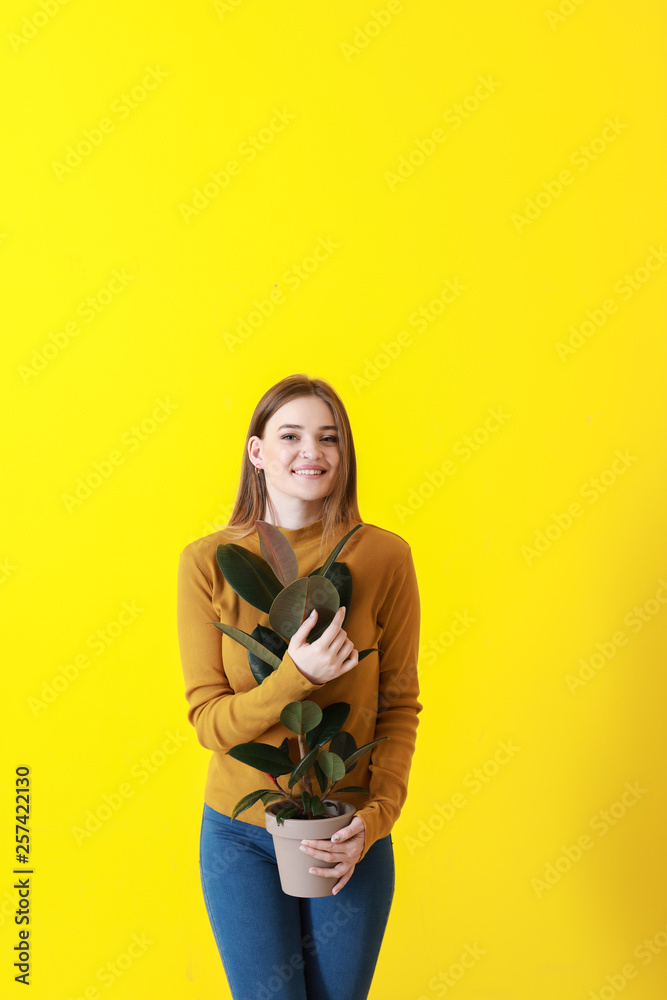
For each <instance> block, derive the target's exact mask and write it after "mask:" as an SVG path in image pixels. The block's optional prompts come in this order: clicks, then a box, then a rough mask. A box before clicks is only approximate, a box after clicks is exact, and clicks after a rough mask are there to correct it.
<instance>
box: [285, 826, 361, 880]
mask: <svg viewBox="0 0 667 1000" xmlns="http://www.w3.org/2000/svg"><path fill="white" fill-rule="evenodd" d="M334 837H335V838H336V839H335V840H334ZM365 843H366V827H365V826H364V822H363V820H362V819H360V817H359V816H353V817H352V819H351V821H350V822H349V823H348V825H347V826H344V827H343V829H342V830H338V832H337V833H334V835H333V837H332V838H331V840H302V841H301V850H302V851H305V853H306V854H310V855H311V857H313V858H319V860H320V861H335V862H337V864H336V866H335V867H334V868H310V869H309V871H311V872H313V873H314V874H315V875H322V876H323V877H324V878H337V879H339V881H338V882H336V884H335V886H334V887H333V890H332V892H333V894H334V896H335V895H336V893H337V892H340V890H341V889H342V888H343V886H344V885H345V884H346V883H347V882H349V880H350V878H351V877H352V872H353V871H354V868H355V865H356V863H357V861H358V860H359V858H360V857H361V854H362V852H363V850H364V844H365Z"/></svg>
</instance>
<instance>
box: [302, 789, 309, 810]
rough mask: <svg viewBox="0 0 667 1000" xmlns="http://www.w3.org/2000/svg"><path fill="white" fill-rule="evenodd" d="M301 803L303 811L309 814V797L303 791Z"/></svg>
mask: <svg viewBox="0 0 667 1000" xmlns="http://www.w3.org/2000/svg"><path fill="white" fill-rule="evenodd" d="M301 801H302V802H303V811H304V812H310V795H309V794H308V792H307V791H306V790H305V789H304V791H303V792H301Z"/></svg>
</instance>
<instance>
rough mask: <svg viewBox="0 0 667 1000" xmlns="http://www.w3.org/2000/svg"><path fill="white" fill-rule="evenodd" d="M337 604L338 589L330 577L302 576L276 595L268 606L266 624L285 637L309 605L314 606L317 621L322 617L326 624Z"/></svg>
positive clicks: (290, 633)
mask: <svg viewBox="0 0 667 1000" xmlns="http://www.w3.org/2000/svg"><path fill="white" fill-rule="evenodd" d="M339 606H340V601H339V599H338V591H337V590H336V588H335V587H334V585H333V583H331V581H330V580H325V579H323V578H322V577H321V576H315V577H312V576H303V577H301V578H300V579H298V580H295V581H294V582H293V583H290V584H288V585H287V586H286V587H284V588H283V590H281V591H280V593H279V594H278V595H277V596H276V598H275V600H274V601H273V604H272V605H271V608H270V610H269V625H270V626H271V628H272V629H275V631H276V632H277V633H278V634H279V635H281V636H282V637H283V639H285V640H286V641H289V640H290V639H291V638H292V636H293V635H294V633H295V632H296V631H297V629H299V628H301V626H302V624H303V623H304V621H305V620H306V618H307V617H308V615H309V614H310V612H311V611H312V610H313V608H316V609H317V614H318V624H320V623H321V622H322V621H325V620H326V622H327V624H328V623H329V622H330V621H331V619H332V618H333V616H334V615H335V614H336V612H337V611H338V608H339Z"/></svg>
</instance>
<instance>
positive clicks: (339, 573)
mask: <svg viewBox="0 0 667 1000" xmlns="http://www.w3.org/2000/svg"><path fill="white" fill-rule="evenodd" d="M322 568H323V567H322V566H320V567H319V568H318V569H316V570H313V572H312V573H310V574H309V576H321V570H322ZM327 579H329V580H331V582H332V583H333V585H334V587H335V588H336V590H337V591H338V607H340V606H341V604H342V605H344V607H345V616H344V618H343V621H342V622H341V628H345V622H346V621H347V616H348V615H349V613H350V608H351V607H352V576H351V574H350V570H349V569H348V567H347V566H346V565H345V563H342V562H335V563H332V564H331V566H330V567H329V572H328V573H327ZM336 610H338V609H336ZM330 621H331V619H330V618H328V619H325V620H320V617H319V615H318V619H317V624H316V625H315V626H313V628H311V630H310V632H309V633H308V635H307V636H306V642H315V640H316V639H319V637H320V636H321V635H322V633H323V632H324V630H325V628H328V626H329V622H330Z"/></svg>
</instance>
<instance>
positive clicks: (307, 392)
mask: <svg viewBox="0 0 667 1000" xmlns="http://www.w3.org/2000/svg"><path fill="white" fill-rule="evenodd" d="M295 396H317V397H318V398H319V399H322V400H324V402H325V403H328V404H329V406H330V408H331V412H332V413H333V418H334V419H333V422H334V424H335V425H336V431H337V434H338V448H339V454H340V462H339V466H338V473H337V476H336V481H335V485H334V487H333V489H332V491H331V493H330V494H329V495H328V496H327V497H325V498H324V500H323V501H322V512H321V515H320V516H321V517H322V518H323V523H322V538H321V541H320V548H321V549H323V548H326V549H328V548H329V546H330V545H332V544H333V543H334V542H335V541H338V540H339V539H340V538H341V537H342V536H343V535H344V534H345V533H346V531H349V530H351V529H352V528H353V527H354V526H355V524H359V523H362V524H363V523H364V522H363V521H362V519H361V514H360V513H359V505H358V503H357V460H356V455H355V451H354V441H353V438H352V429H351V427H350V421H349V418H348V415H347V411H346V409H345V406H344V404H343V401H342V400H341V398H340V396H339V395H338V393H337V392H336V390H335V389H334V388H333V386H331V385H330V384H329V383H328V382H325V381H324V380H323V379H319V378H308V376H307V375H304V374H302V373H299V374H297V375H288V376H287V377H286V378H284V379H281V381H280V382H276V384H275V385H272V386H271V388H270V389H267V390H266V392H265V393H264V395H263V396H262V398H261V399H260V401H259V403H258V404H257V406H256V407H255V412H254V413H253V415H252V417H251V420H250V426H249V427H248V433H247V435H246V440H245V447H244V449H243V459H242V463H241V478H240V482H239V489H238V493H237V495H236V503H235V504H234V509H233V511H232V514H231V517H230V519H229V524H228V525H227V526H226V527H227V528H234V529H238V532H239V534H238V537H239V538H243V537H245V536H246V535H249V534H251V533H252V532H253V531H254V530H255V521H256V520H265V517H266V512H267V509H268V510H270V511H271V514H272V517H273V521H274V523H275V522H276V521H277V519H278V518H277V512H276V510H275V506H274V504H272V503H271V498H270V497H269V495H268V491H267V489H266V480H265V478H264V475H263V474H262V473H261V472H260V473H259V475H258V474H257V473H256V472H255V466H254V465H253V463H252V462H251V461H250V456H249V454H248V443H249V441H250V438H251V437H253V436H257V437H259V438H263V436H264V431H265V429H266V424H267V421H268V420H269V418H270V417H271V416H272V415H273V414H274V413H275V412H276V410H278V409H279V408H280V407H281V406H282V405H283V404H284V403H287V402H288V401H289V400H290V399H293V398H294V397H295Z"/></svg>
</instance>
